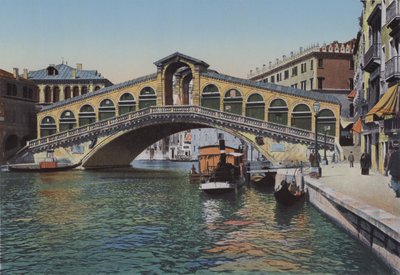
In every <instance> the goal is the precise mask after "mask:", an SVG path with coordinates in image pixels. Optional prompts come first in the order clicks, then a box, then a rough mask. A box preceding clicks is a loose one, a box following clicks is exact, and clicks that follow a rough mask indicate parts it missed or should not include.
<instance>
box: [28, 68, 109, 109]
mask: <svg viewBox="0 0 400 275" xmlns="http://www.w3.org/2000/svg"><path fill="white" fill-rule="evenodd" d="M23 76H24V77H25V78H28V79H29V80H32V81H33V82H35V83H36V84H37V85H38V86H39V104H41V105H48V104H51V103H55V102H58V101H63V100H66V99H69V98H72V97H76V96H79V95H83V94H86V93H90V92H93V91H97V90H100V89H101V88H104V87H108V86H111V85H112V83H111V82H110V81H109V80H108V79H106V78H104V77H103V76H102V75H101V74H100V73H98V72H97V71H96V70H83V69H82V64H77V66H76V68H72V67H70V66H68V65H66V64H59V65H49V66H48V67H47V68H45V69H41V70H37V71H29V72H28V70H27V69H24V74H23Z"/></svg>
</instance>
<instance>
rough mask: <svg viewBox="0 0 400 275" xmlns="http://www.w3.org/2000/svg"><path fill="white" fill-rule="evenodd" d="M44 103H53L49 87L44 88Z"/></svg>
mask: <svg viewBox="0 0 400 275" xmlns="http://www.w3.org/2000/svg"><path fill="white" fill-rule="evenodd" d="M44 102H46V103H51V88H50V87H49V86H46V87H45V88H44Z"/></svg>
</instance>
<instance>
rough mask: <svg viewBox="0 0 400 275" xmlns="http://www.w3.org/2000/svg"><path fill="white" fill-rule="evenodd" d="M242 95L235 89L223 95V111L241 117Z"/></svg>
mask: <svg viewBox="0 0 400 275" xmlns="http://www.w3.org/2000/svg"><path fill="white" fill-rule="evenodd" d="M242 102H243V98H242V94H241V93H240V92H239V91H238V90H235V89H231V90H229V91H227V92H226V93H225V97H224V111H225V112H229V113H233V114H238V115H242Z"/></svg>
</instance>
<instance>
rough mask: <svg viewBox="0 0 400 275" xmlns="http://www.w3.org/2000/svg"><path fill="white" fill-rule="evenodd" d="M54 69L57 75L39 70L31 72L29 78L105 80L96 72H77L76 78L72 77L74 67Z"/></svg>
mask: <svg viewBox="0 0 400 275" xmlns="http://www.w3.org/2000/svg"><path fill="white" fill-rule="evenodd" d="M49 67H54V68H55V69H56V70H57V71H58V74H57V75H48V72H47V68H46V69H42V70H38V71H30V72H29V73H28V78H29V79H31V80H55V79H60V80H61V79H62V80H66V79H104V77H103V76H101V75H100V74H98V73H97V71H96V70H78V69H77V70H76V78H73V77H72V69H73V68H72V67H70V66H68V65H65V64H58V65H55V66H49Z"/></svg>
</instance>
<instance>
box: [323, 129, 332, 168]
mask: <svg viewBox="0 0 400 275" xmlns="http://www.w3.org/2000/svg"><path fill="white" fill-rule="evenodd" d="M330 129H331V126H330V125H326V126H324V162H325V165H328V159H327V158H326V133H327V132H328V131H329V130H330Z"/></svg>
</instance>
